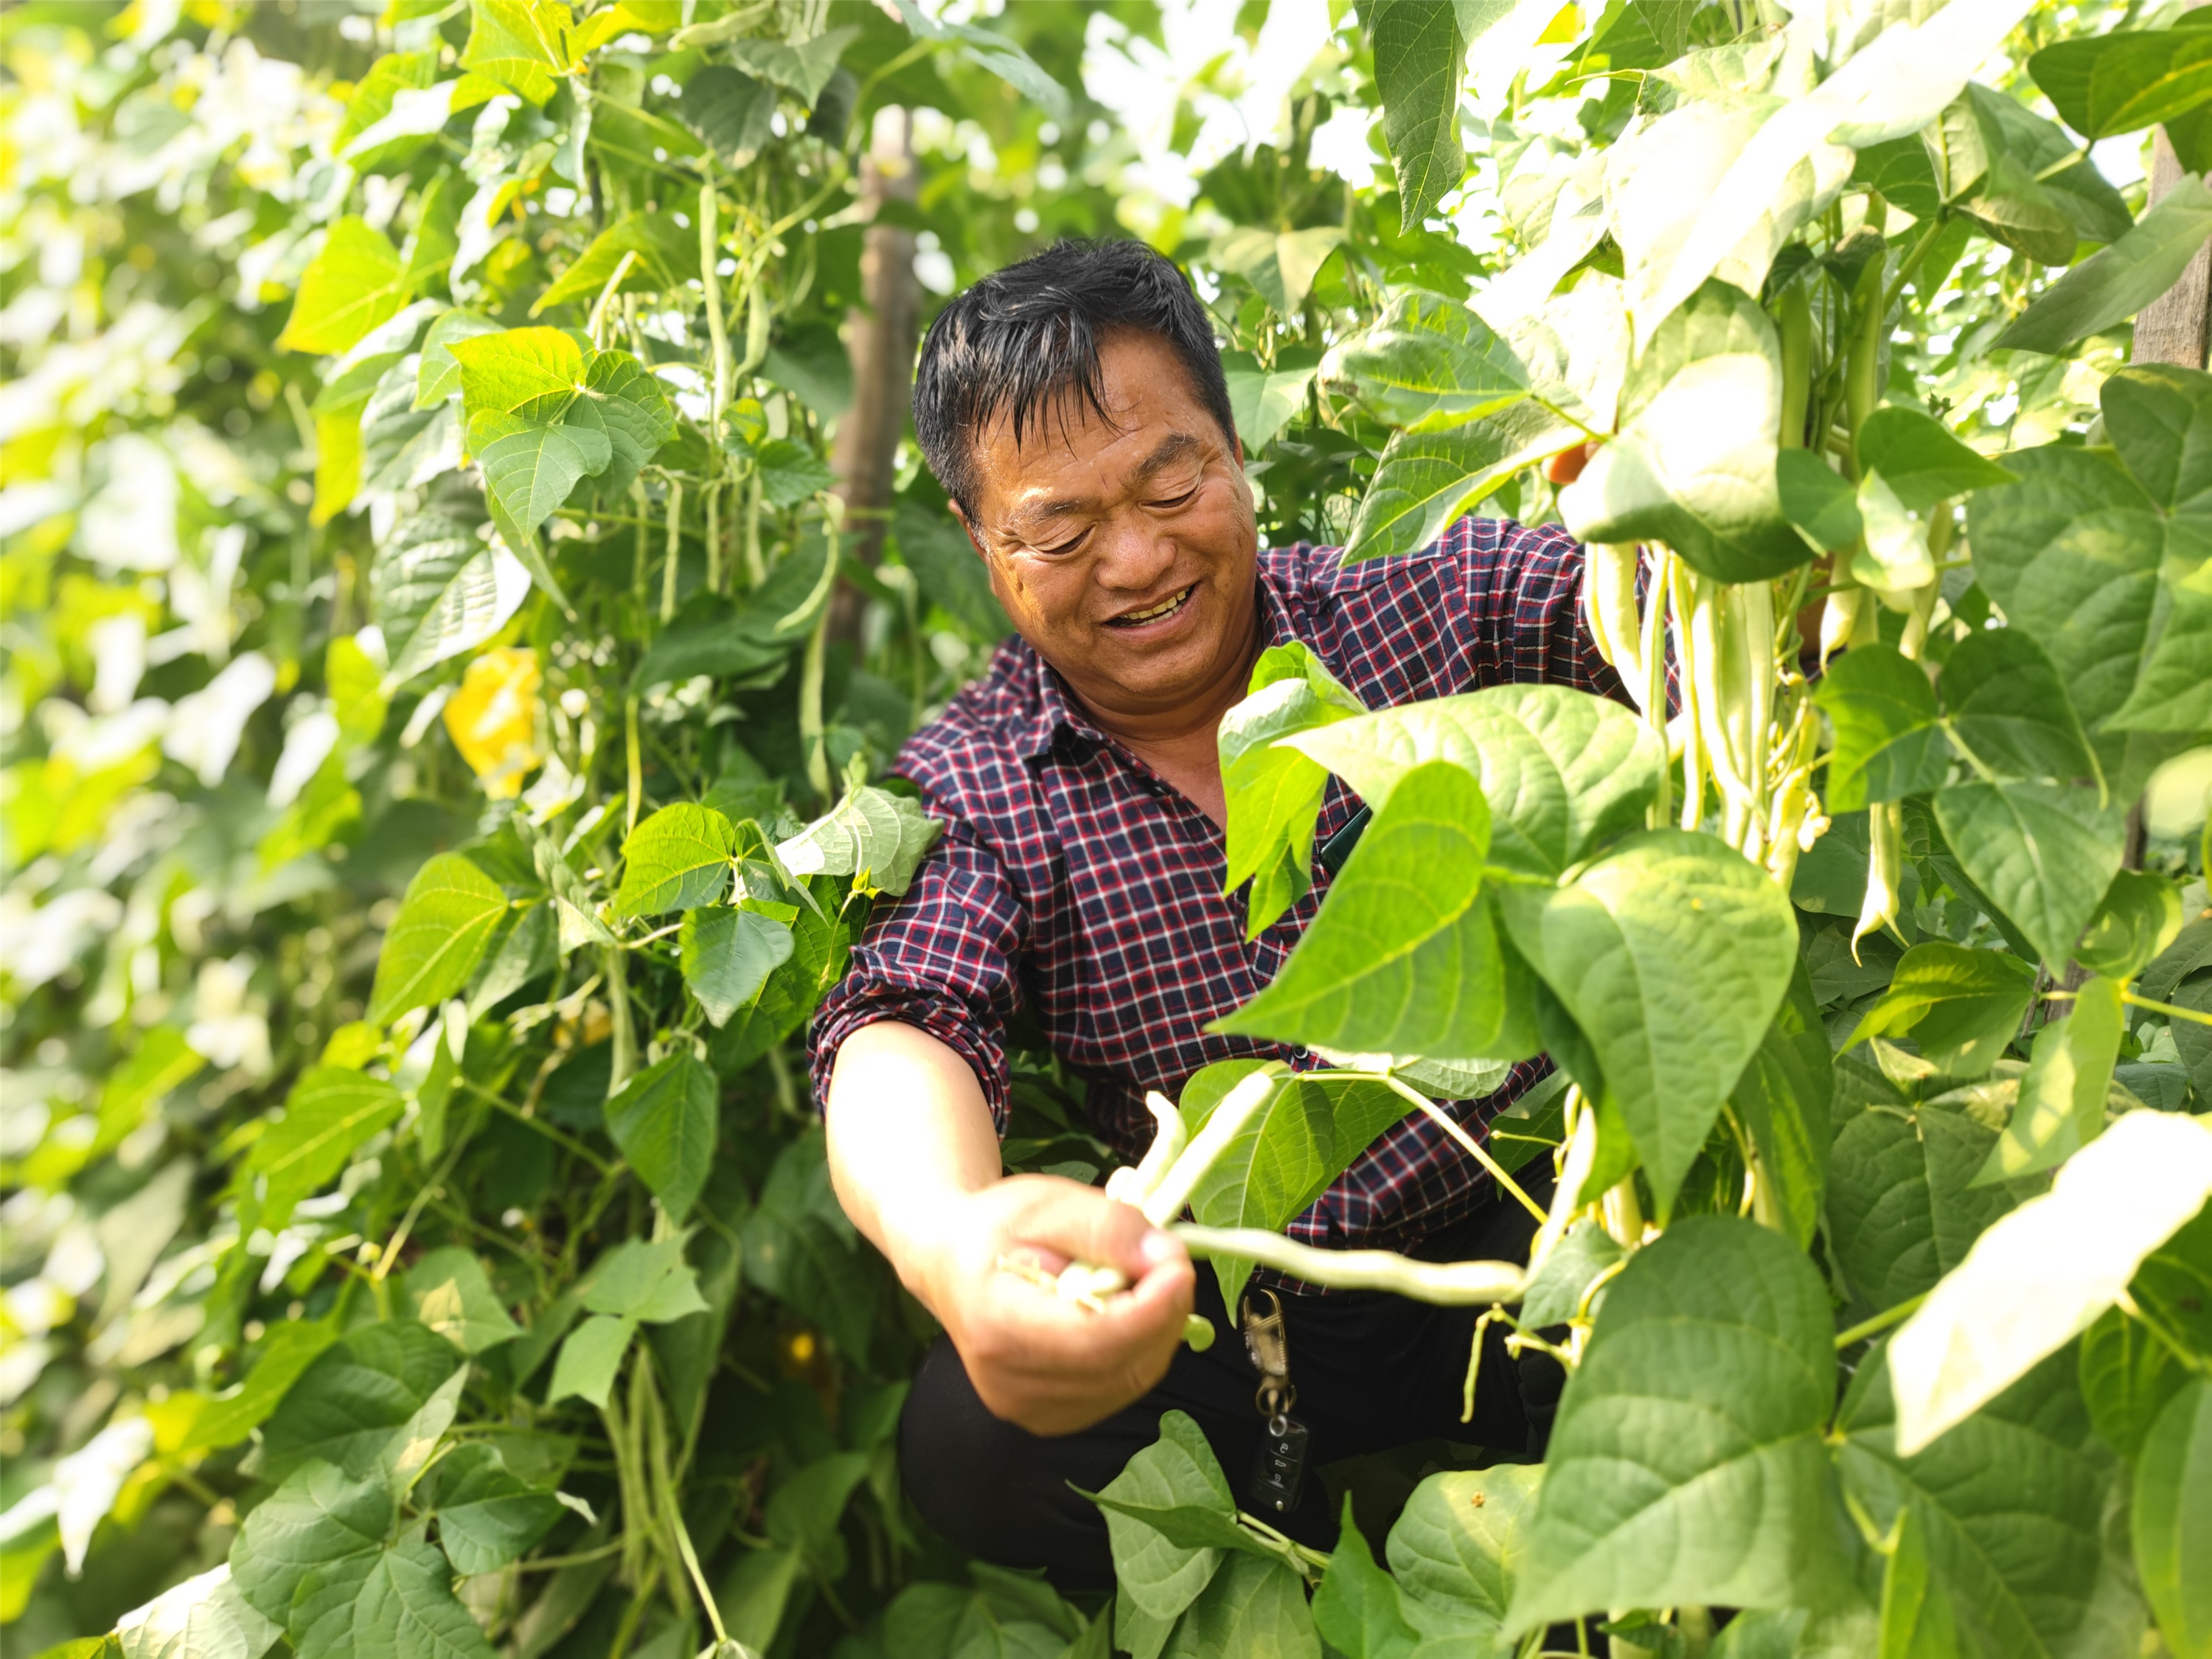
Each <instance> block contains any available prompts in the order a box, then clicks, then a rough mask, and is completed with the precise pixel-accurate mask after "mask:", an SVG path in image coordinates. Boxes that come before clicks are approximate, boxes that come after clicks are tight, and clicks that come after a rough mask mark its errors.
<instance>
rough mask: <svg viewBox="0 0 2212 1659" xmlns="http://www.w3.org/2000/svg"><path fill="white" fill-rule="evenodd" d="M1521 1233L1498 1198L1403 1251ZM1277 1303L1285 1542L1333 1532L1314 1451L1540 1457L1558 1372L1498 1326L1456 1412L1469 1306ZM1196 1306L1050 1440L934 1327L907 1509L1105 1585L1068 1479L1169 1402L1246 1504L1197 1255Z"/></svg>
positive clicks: (1464, 1256)
mask: <svg viewBox="0 0 2212 1659" xmlns="http://www.w3.org/2000/svg"><path fill="white" fill-rule="evenodd" d="M1535 1228H1536V1222H1535V1218H1534V1217H1532V1216H1530V1215H1529V1214H1528V1212H1527V1211H1525V1210H1523V1209H1522V1207H1521V1206H1519V1205H1518V1204H1516V1203H1514V1202H1512V1200H1510V1199H1507V1200H1498V1201H1495V1202H1492V1203H1490V1204H1487V1205H1486V1206H1484V1207H1483V1208H1482V1209H1481V1210H1480V1211H1479V1212H1477V1213H1476V1214H1475V1215H1474V1217H1472V1218H1469V1219H1468V1221H1467V1222H1465V1223H1463V1224H1462V1225H1458V1226H1456V1227H1455V1228H1453V1229H1451V1230H1450V1231H1449V1232H1448V1233H1444V1234H1440V1235H1438V1236H1437V1237H1434V1238H1432V1239H1431V1240H1429V1241H1428V1242H1427V1243H1426V1244H1425V1246H1424V1247H1423V1248H1422V1249H1419V1251H1418V1252H1416V1254H1418V1255H1423V1256H1426V1257H1430V1258H1431V1259H1433V1260H1439V1261H1455V1260H1475V1259H1488V1260H1494V1261H1526V1260H1527V1259H1528V1243H1529V1239H1530V1238H1531V1237H1532V1236H1533V1235H1534V1231H1535ZM1282 1304H1283V1310H1284V1315H1285V1327H1286V1328H1287V1330H1288V1333H1289V1337H1290V1370H1291V1383H1292V1385H1293V1386H1294V1387H1296V1389H1297V1410H1296V1413H1295V1414H1296V1416H1297V1419H1298V1420H1299V1421H1300V1422H1302V1423H1304V1425H1306V1427H1307V1428H1308V1430H1309V1431H1310V1432H1311V1435H1312V1438H1311V1441H1310V1443H1309V1450H1308V1457H1307V1474H1306V1479H1305V1483H1304V1492H1303V1494H1302V1496H1301V1498H1300V1501H1299V1503H1298V1505H1297V1509H1296V1510H1294V1511H1293V1513H1292V1514H1291V1516H1290V1517H1289V1518H1288V1519H1287V1520H1285V1521H1284V1522H1280V1523H1279V1524H1280V1525H1281V1528H1282V1530H1284V1531H1285V1532H1287V1533H1289V1534H1291V1536H1292V1537H1293V1538H1296V1539H1297V1540H1298V1541H1300V1542H1301V1543H1304V1544H1309V1545H1311V1546H1313V1547H1316V1548H1318V1549H1328V1548H1329V1547H1332V1546H1333V1545H1334V1542H1335V1540H1336V1534H1337V1525H1338V1517H1337V1516H1335V1515H1334V1514H1332V1513H1331V1512H1330V1506H1329V1502H1328V1495H1327V1494H1326V1492H1324V1491H1323V1490H1322V1483H1321V1481H1320V1480H1317V1479H1316V1478H1315V1475H1314V1474H1313V1471H1314V1470H1315V1469H1316V1468H1318V1467H1319V1466H1320V1465H1322V1464H1323V1463H1328V1462H1334V1461H1336V1460H1337V1459H1339V1458H1345V1457H1355V1456H1358V1455H1362V1454H1364V1453H1370V1452H1378V1451H1388V1450H1390V1449H1394V1448H1396V1447H1400V1446H1406V1445H1411V1444H1413V1443H1416V1442H1419V1441H1424V1440H1436V1439H1443V1440H1453V1441H1458V1442H1462V1443H1468V1444H1473V1445H1479V1446H1484V1447H1488V1448H1491V1449H1494V1450H1498V1451H1501V1452H1504V1453H1506V1454H1508V1455H1514V1456H1517V1455H1537V1454H1540V1453H1541V1450H1542V1442H1543V1438H1544V1437H1545V1436H1546V1435H1547V1433H1548V1431H1549V1429H1550V1422H1551V1410H1552V1407H1553V1406H1554V1405H1556V1403H1557V1401H1558V1397H1559V1384H1560V1383H1562V1382H1564V1377H1563V1376H1560V1375H1559V1369H1558V1367H1557V1366H1556V1365H1555V1364H1553V1363H1552V1362H1551V1361H1549V1360H1548V1359H1545V1358H1542V1357H1541V1356H1538V1355H1534V1354H1530V1355H1526V1356H1523V1358H1522V1360H1521V1361H1520V1362H1519V1363H1518V1364H1516V1361H1515V1360H1514V1359H1513V1358H1511V1357H1510V1356H1509V1355H1508V1354H1507V1353H1506V1352H1505V1349H1504V1330H1503V1329H1502V1328H1499V1327H1498V1326H1495V1325H1493V1326H1492V1328H1490V1330H1489V1332H1488V1333H1487V1334H1486V1339H1485V1343H1486V1346H1485V1348H1484V1352H1483V1359H1482V1372H1481V1382H1480V1388H1479V1389H1478V1390H1477V1392H1476V1395H1475V1402H1474V1419H1473V1420H1472V1421H1470V1422H1467V1423H1462V1422H1461V1421H1460V1402H1461V1395H1462V1388H1463V1386H1464V1384H1465V1382H1466V1376H1467V1362H1468V1350H1469V1346H1470V1344H1471V1342H1472V1340H1473V1336H1474V1324H1475V1319H1476V1316H1477V1315H1478V1314H1479V1313H1480V1310H1479V1309H1476V1308H1436V1307H1431V1306H1429V1305H1428V1304H1425V1303H1419V1302H1409V1301H1407V1300H1405V1299H1404V1298H1402V1297H1395V1296H1389V1295H1384V1294H1382V1293H1379V1292H1370V1291H1345V1292H1339V1293H1333V1294H1330V1295H1328V1296H1311V1295H1307V1296H1285V1297H1283V1298H1282ZM1198 1311H1199V1312H1200V1314H1202V1315H1203V1316H1206V1318H1208V1319H1210V1320H1212V1322H1213V1327H1214V1330H1215V1332H1216V1340H1215V1341H1214V1344H1213V1346H1212V1347H1211V1348H1210V1349H1208V1350H1207V1351H1206V1352H1204V1353H1194V1352H1192V1351H1191V1350H1190V1349H1188V1348H1181V1349H1178V1350H1177V1351H1176V1357H1175V1359H1174V1362H1173V1363H1172V1364H1170V1366H1169V1368H1168V1374H1167V1376H1164V1378H1162V1379H1161V1381H1160V1383H1159V1385H1158V1387H1156V1388H1155V1389H1153V1390H1152V1392H1151V1393H1150V1394H1148V1395H1146V1396H1145V1397H1144V1398H1143V1399H1142V1400H1139V1401H1137V1402H1136V1403H1135V1404H1134V1405H1132V1406H1129V1407H1125V1408H1124V1409H1122V1410H1121V1411H1119V1412H1116V1413H1115V1414H1114V1415H1113V1416H1111V1417H1109V1418H1108V1419H1106V1420H1105V1421H1103V1423H1098V1424H1096V1425H1093V1426H1092V1427H1091V1428H1088V1429H1085V1430H1083V1431H1080V1432H1079V1433H1076V1434H1071V1435H1062V1436H1054V1437H1042V1436H1038V1435H1033V1434H1031V1433H1030V1432H1029V1431H1027V1430H1025V1429H1021V1428H1018V1427H1016V1426H1015V1425H1013V1424H1012V1423H1007V1422H1004V1421H1001V1420H1000V1419H998V1418H996V1417H994V1416H993V1415H992V1414H991V1413H990V1411H989V1409H988V1408H987V1407H985V1406H984V1404H983V1402H982V1401H981V1400H980V1399H978V1398H977V1397H976V1394H975V1388H974V1386H973V1385H972V1384H971V1383H969V1380H968V1373H967V1370H966V1369H965V1368H964V1367H963V1365H962V1364H961V1361H960V1356H959V1355H958V1354H957V1352H954V1351H953V1348H952V1345H951V1342H949V1341H947V1340H945V1338H943V1337H939V1339H938V1340H937V1342H936V1344H935V1346H933V1347H932V1348H931V1349H930V1351H929V1352H928V1355H927V1357H926V1358H924V1359H923V1361H922V1364H921V1371H920V1373H919V1374H918V1375H917V1376H915V1382H914V1390H913V1392H912V1393H911V1394H910V1395H908V1397H907V1403H906V1410H905V1413H904V1414H903V1415H902V1417H901V1419H900V1420H899V1469H900V1474H901V1475H902V1479H903V1480H904V1483H905V1486H906V1490H907V1493H908V1496H909V1497H910V1498H913V1500H914V1504H915V1508H916V1509H917V1510H920V1511H921V1516H922V1518H923V1519H924V1520H926V1521H927V1522H929V1524H930V1525H931V1526H933V1527H934V1528H936V1529H937V1530H938V1531H939V1533H941V1534H944V1535H945V1537H946V1538H947V1539H949V1540H950V1541H951V1542H953V1543H954V1544H957V1545H958V1546H959V1547H961V1548H962V1549H963V1550H965V1551H967V1552H968V1553H969V1554H971V1555H976V1556H980V1557H981V1558H982V1559H985V1560H987V1561H991V1562H995V1563H997V1564H998V1565H1001V1566H1009V1567H1042V1568H1044V1569H1045V1570H1046V1572H1047V1574H1048V1576H1049V1577H1050V1578H1051V1579H1052V1581H1053V1583H1055V1584H1056V1585H1058V1586H1059V1587H1060V1589H1062V1590H1064V1591H1072V1590H1088V1589H1110V1588H1112V1586H1113V1583H1114V1569H1113V1559H1112V1556H1111V1553H1110V1551H1109V1547H1108V1544H1107V1537H1106V1523H1105V1520H1104V1518H1103V1516H1102V1515H1101V1513H1100V1511H1099V1510H1098V1509H1097V1506H1096V1505H1095V1504H1091V1502H1090V1501H1089V1500H1088V1499H1086V1498H1083V1497H1081V1496H1079V1494H1078V1493H1077V1492H1075V1491H1074V1490H1073V1487H1077V1486H1079V1487H1081V1488H1083V1490H1084V1491H1085V1492H1097V1491H1098V1490H1099V1489H1100V1488H1101V1487H1103V1486H1105V1484H1106V1483H1107V1482H1108V1481H1109V1480H1112V1479H1113V1478H1114V1477H1115V1475H1117V1474H1120V1473H1121V1468H1122V1466H1123V1465H1125V1464H1126V1463H1127V1462H1128V1461H1129V1460H1130V1458H1132V1457H1133V1456H1134V1455H1136V1454H1137V1453H1138V1452H1139V1451H1141V1450H1143V1449H1145V1448H1146V1446H1149V1445H1151V1444H1152V1442H1154V1441H1155V1440H1157V1439H1158V1438H1159V1421H1160V1417H1161V1415H1162V1413H1166V1412H1169V1411H1180V1412H1185V1413H1188V1414H1189V1415H1190V1416H1191V1417H1192V1418H1194V1419H1195V1420H1196V1421H1197V1423H1198V1425H1199V1426H1200V1428H1201V1429H1202V1430H1204V1431H1205V1433H1206V1439H1207V1441H1208V1442H1209V1443H1211V1444H1212V1447H1213V1454H1214V1455H1215V1456H1216V1457H1218V1459H1219V1460H1220V1462H1221V1468H1222V1472H1223V1473H1224V1474H1226V1475H1227V1476H1228V1479H1229V1486H1230V1490H1231V1492H1234V1493H1235V1494H1236V1496H1237V1503H1238V1505H1239V1507H1240V1508H1244V1509H1249V1510H1258V1508H1259V1505H1258V1504H1257V1503H1256V1502H1255V1500H1254V1499H1253V1498H1251V1496H1250V1495H1249V1491H1248V1488H1249V1484H1250V1481H1251V1476H1252V1471H1253V1466H1254V1461H1255V1458H1256V1457H1257V1456H1258V1455H1259V1448H1260V1436H1261V1427H1262V1422H1261V1417H1260V1414H1259V1412H1258V1410H1257V1408H1256V1407H1255V1405H1254V1403H1253V1395H1254V1392H1255V1389H1257V1388H1258V1387H1259V1382H1260V1378H1259V1373H1258V1372H1257V1371H1256V1370H1254V1368H1253V1366H1252V1363H1251V1360H1250V1358H1249V1356H1248V1355H1247V1354H1246V1353H1245V1351H1244V1343H1243V1337H1242V1335H1241V1334H1240V1332H1239V1329H1238V1327H1237V1324H1236V1322H1234V1321H1233V1320H1231V1318H1230V1317H1229V1315H1228V1313H1227V1311H1226V1310H1225V1309H1224V1308H1223V1306H1222V1304H1221V1291H1220V1287H1219V1283H1218V1280H1217V1279H1216V1278H1215V1276H1214V1273H1213V1269H1212V1267H1211V1265H1209V1264H1207V1263H1206V1262H1200V1263H1199V1264H1198ZM1547 1371H1548V1375H1547ZM1524 1396H1525V1398H1524Z"/></svg>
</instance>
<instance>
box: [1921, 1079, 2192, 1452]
mask: <svg viewBox="0 0 2212 1659" xmlns="http://www.w3.org/2000/svg"><path fill="white" fill-rule="evenodd" d="M2208 1197H2212V1128H2207V1127H2205V1126H2204V1125H2203V1124H2201V1123H2198V1122H2197V1121H2194V1120H2192V1119H2190V1118H2186V1117H2183V1116H2179V1115H2173V1114H2168V1113H2165V1112H2130V1113H2128V1114H2127V1115H2125V1116H2124V1117H2122V1118H2121V1119H2120V1121H2118V1122H2117V1123H2115V1124H2113V1125H2112V1127H2111V1128H2109V1129H2107V1130H2106V1132H2105V1133H2103V1134H2102V1135H2100V1137H2099V1138H2098V1139H2096V1140H2095V1141H2093V1143H2091V1144H2090V1145H2089V1146H2087V1147H2085V1148H2083V1149H2082V1150H2081V1152H2077V1153H2076V1154H2075V1156H2074V1158H2072V1160H2071V1161H2070V1162H2069V1163H2068V1164H2066V1165H2065V1166H2064V1168H2063V1169H2062V1170H2060V1171H2059V1174H2058V1177H2057V1182H2056V1183H2055V1184H2054V1185H2053V1186H2052V1188H2051V1191H2050V1192H2049V1193H2048V1194H2045V1196H2043V1197H2040V1198H2035V1199H2031V1200H2028V1201H2027V1203H2025V1204H2023V1205H2021V1206H2020V1208H2019V1209H2017V1210H2015V1211H2014V1212H2012V1213H2011V1214H2010V1215H2008V1216H2006V1217H2005V1218H2002V1220H2000V1221H1998V1222H1997V1223H1996V1224H1995V1225H1993V1226H1991V1227H1990V1230H1989V1231H1987V1232H1985V1233H1984V1234H1983V1235H1982V1236H1981V1237H1980V1238H1979V1239H1978V1240H1976V1241H1975V1243H1974V1247H1973V1249H1972V1250H1971V1251H1969V1252H1968V1253H1967V1255H1966V1260H1965V1261H1963V1262H1961V1263H1960V1265H1959V1267H1957V1268H1956V1269H1954V1271H1953V1272H1951V1273H1948V1274H1947V1275H1946V1276H1945V1277H1944V1279H1943V1280H1942V1283H1941V1284H1939V1285H1936V1288H1935V1290H1934V1291H1931V1292H1930V1293H1929V1297H1928V1300H1927V1301H1926V1302H1925V1303H1923V1304H1922V1305H1921V1307H1920V1310H1919V1311H1918V1312H1917V1313H1915V1314H1914V1315H1913V1316H1912V1317H1911V1319H1910V1320H1908V1321H1907V1322H1905V1325H1904V1326H1902V1327H1901V1328H1899V1331H1898V1333H1897V1334H1896V1335H1895V1336H1894V1337H1893V1338H1892V1339H1891V1340H1890V1343H1889V1348H1888V1358H1889V1370H1890V1374H1891V1376H1892V1379H1893V1384H1894V1387H1895V1390H1896V1397H1897V1420H1898V1446H1899V1449H1900V1450H1901V1451H1903V1452H1904V1453H1905V1454H1907V1455H1910V1454H1911V1452H1913V1451H1917V1449H1919V1448H1921V1447H1923V1446H1925V1445H1926V1444H1928V1443H1929V1442H1930V1441H1932V1440H1934V1439H1935V1438H1936V1437H1937V1436H1938V1435H1940V1434H1942V1433H1943V1431H1945V1430H1947V1429H1948V1428H1950V1427H1951V1426H1952V1425H1954V1424H1955V1423H1958V1422H1960V1420H1962V1419H1964V1418H1966V1416H1967V1415H1968V1414H1969V1413H1972V1411H1973V1410H1974V1409H1975V1407H1978V1406H1979V1405H1981V1404H1982V1403H1983V1401H1986V1400H1989V1399H1990V1398H1991V1397H1992V1396H1993V1395H1996V1394H1997V1393H1998V1392H2000V1391H2001V1390H2002V1389H2005V1388H2006V1387H2008V1385H2009V1384H2010V1383H2012V1382H2013V1381H2014V1380H2015V1378H2017V1377H2019V1376H2021V1375H2023V1374H2024V1373H2025V1372H2026V1371H2027V1369H2028V1368H2029V1367H2030V1366H2032V1365H2033V1364H2036V1362H2037V1361H2039V1360H2040V1359H2041V1358H2044V1356H2045V1355H2046V1354H2048V1353H2050V1352H2051V1351H2052V1350H2054V1349H2056V1348H2057V1347H2058V1346H2060V1345H2061V1344H2062V1343H2064V1342H2065V1341H2066V1340H2068V1339H2069V1338H2071V1337H2073V1336H2075V1335H2077V1334H2079V1333H2081V1331H2083V1330H2086V1329H2087V1328H2088V1326H2089V1324H2090V1322H2092V1321H2093V1320H2094V1319H2095V1318H2096V1317H2097V1316H2098V1315H2099V1314H2100V1313H2102V1312H2104V1310H2106V1308H2109V1307H2111V1306H2112V1304H2113V1302H2114V1301H2115V1300H2117V1299H2118V1296H2119V1294H2120V1292H2121V1291H2124V1290H2125V1289H2126V1287H2127V1283H2128V1281H2129V1279H2131V1278H2133V1277H2134V1276H2135V1271H2136V1267H2137V1266H2138V1265H2139V1264H2140V1263H2141V1262H2142V1259H2143V1258H2144V1257H2145V1256H2146V1255H2149V1254H2150V1253H2151V1251H2153V1250H2154V1249H2157V1248H2158V1246H2159V1245H2160V1244H2162V1243H2165V1242H2166V1238H2167V1237H2169V1236H2170V1235H2171V1234H2172V1232H2173V1231H2175V1230H2176V1229H2177V1228H2179V1226H2180V1225H2182V1224H2183V1223H2184V1222H2185V1221H2187V1220H2188V1219H2189V1218H2191V1216H2193V1215H2195V1214H2196V1213H2197V1211H2198V1210H2199V1209H2200V1208H2202V1207H2203V1204H2204V1201H2205V1200H2206V1199H2207V1198H2208Z"/></svg>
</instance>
